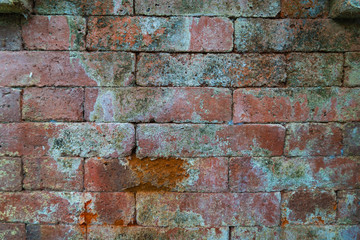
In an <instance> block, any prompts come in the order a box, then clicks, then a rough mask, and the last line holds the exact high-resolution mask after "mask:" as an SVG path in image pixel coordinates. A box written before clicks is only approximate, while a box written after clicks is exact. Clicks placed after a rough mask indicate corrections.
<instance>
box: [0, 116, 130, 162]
mask: <svg viewBox="0 0 360 240" xmlns="http://www.w3.org/2000/svg"><path fill="white" fill-rule="evenodd" d="M0 135H1V136H4V137H2V139H1V144H0V155H8V156H9V155H10V156H33V157H38V156H44V155H47V156H51V157H53V158H54V159H57V158H58V157H93V156H100V157H114V158H116V157H121V156H127V155H130V153H131V151H132V148H133V146H134V141H135V139H134V138H135V136H134V135H135V130H134V127H133V125H131V124H127V123H124V124H92V123H63V124H62V123H19V124H0Z"/></svg>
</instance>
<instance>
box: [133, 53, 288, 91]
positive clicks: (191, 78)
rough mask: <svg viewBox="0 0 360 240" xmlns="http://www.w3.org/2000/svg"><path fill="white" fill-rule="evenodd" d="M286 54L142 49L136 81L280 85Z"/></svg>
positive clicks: (180, 83) (140, 83)
mask: <svg viewBox="0 0 360 240" xmlns="http://www.w3.org/2000/svg"><path fill="white" fill-rule="evenodd" d="M285 67H286V64H285V57H284V56H283V55H279V54H264V55H258V54H246V55H239V54H206V55H204V54H168V53H160V54H147V53H141V54H140V57H139V61H138V65H137V69H138V70H137V79H136V82H137V84H138V85H141V86H190V87H198V86H210V87H245V86H254V87H260V86H269V87H270V86H281V85H282V84H283V83H285V79H286V73H285Z"/></svg>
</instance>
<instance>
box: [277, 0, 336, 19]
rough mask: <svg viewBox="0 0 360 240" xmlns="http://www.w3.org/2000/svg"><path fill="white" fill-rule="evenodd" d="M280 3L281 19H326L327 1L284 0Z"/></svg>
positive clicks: (327, 11)
mask: <svg viewBox="0 0 360 240" xmlns="http://www.w3.org/2000/svg"><path fill="white" fill-rule="evenodd" d="M281 3H282V5H281V17H283V18H317V17H326V16H327V15H328V13H329V1H327V0H305V1H299V0H286V1H282V2H281Z"/></svg>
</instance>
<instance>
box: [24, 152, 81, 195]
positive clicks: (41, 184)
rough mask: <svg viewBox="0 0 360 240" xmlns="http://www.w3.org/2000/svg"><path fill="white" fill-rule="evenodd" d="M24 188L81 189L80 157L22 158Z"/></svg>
mask: <svg viewBox="0 0 360 240" xmlns="http://www.w3.org/2000/svg"><path fill="white" fill-rule="evenodd" d="M23 162H24V163H23V164H24V166H23V168H24V189H26V190H44V189H45V190H65V191H82V189H83V162H82V159H81V158H58V159H56V160H54V159H52V158H48V157H41V158H24V159H23Z"/></svg>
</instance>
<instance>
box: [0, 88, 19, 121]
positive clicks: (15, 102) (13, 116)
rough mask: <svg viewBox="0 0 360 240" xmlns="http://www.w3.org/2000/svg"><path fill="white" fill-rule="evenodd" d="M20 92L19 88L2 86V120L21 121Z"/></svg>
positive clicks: (0, 109) (0, 97) (0, 92)
mask: <svg viewBox="0 0 360 240" xmlns="http://www.w3.org/2000/svg"><path fill="white" fill-rule="evenodd" d="M20 93H21V91H20V90H18V89H11V88H0V122H19V121H21V112H20Z"/></svg>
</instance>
